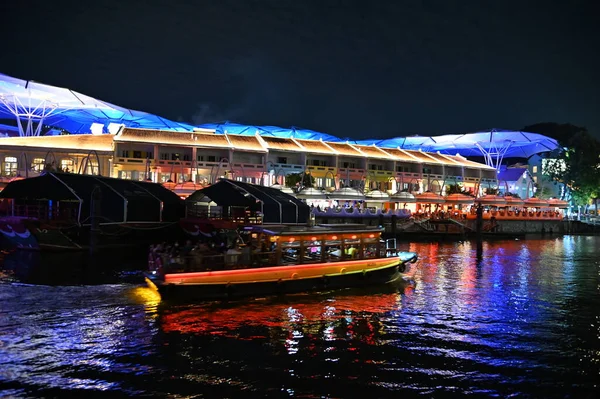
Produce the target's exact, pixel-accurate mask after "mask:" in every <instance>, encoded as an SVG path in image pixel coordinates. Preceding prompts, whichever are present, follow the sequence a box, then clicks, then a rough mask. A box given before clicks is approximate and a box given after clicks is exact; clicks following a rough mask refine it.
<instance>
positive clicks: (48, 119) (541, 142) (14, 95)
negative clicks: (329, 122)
mask: <svg viewBox="0 0 600 399" xmlns="http://www.w3.org/2000/svg"><path fill="white" fill-rule="evenodd" d="M2 118H11V119H12V118H16V120H17V125H18V126H17V129H16V130H17V131H18V133H19V134H20V135H21V136H36V135H39V134H40V132H41V129H42V126H52V127H55V128H59V129H64V130H66V131H68V132H70V133H94V134H102V133H116V131H117V130H118V128H119V127H120V126H126V127H134V128H143V129H158V130H171V131H181V132H189V131H193V130H194V128H195V127H194V126H192V125H188V124H186V123H181V122H174V121H171V120H168V119H165V118H162V117H160V116H157V115H153V114H149V113H146V112H142V111H135V110H130V109H127V108H123V107H119V106H117V105H113V104H110V103H107V102H104V101H101V100H97V99H95V98H92V97H89V96H86V95H84V94H81V93H78V92H75V91H73V90H70V89H67V88H61V87H54V86H50V85H46V84H42V83H37V82H34V81H28V80H21V79H17V78H13V77H10V76H7V75H3V74H0V119H2ZM198 127H200V128H204V129H211V130H215V132H216V133H217V134H226V133H228V134H240V135H248V136H254V135H256V134H259V135H261V136H272V137H280V138H296V139H306V140H323V141H329V142H342V141H348V140H346V139H340V138H338V137H335V136H332V135H329V134H326V133H321V132H316V131H314V130H308V129H300V128H296V127H291V128H283V127H278V126H255V125H242V124H237V123H231V122H224V123H209V124H203V125H200V126H198ZM9 133H11V132H10V131H9ZM352 143H355V144H362V145H372V144H374V145H376V146H378V147H382V148H386V147H387V148H401V149H407V150H422V151H427V152H440V153H443V154H450V155H455V154H460V155H462V156H465V157H473V156H475V157H484V158H485V161H486V163H487V164H488V165H490V166H494V167H496V168H497V169H498V168H499V165H500V163H501V162H502V159H503V158H529V157H530V156H532V155H534V154H537V153H541V152H548V151H553V150H555V149H557V148H558V143H557V142H556V140H554V139H551V138H549V137H546V136H543V135H541V134H536V133H528V132H521V131H512V130H502V129H491V130H489V131H481V132H476V133H467V134H448V135H443V136H410V137H397V138H392V139H384V140H380V139H369V140H358V141H352Z"/></svg>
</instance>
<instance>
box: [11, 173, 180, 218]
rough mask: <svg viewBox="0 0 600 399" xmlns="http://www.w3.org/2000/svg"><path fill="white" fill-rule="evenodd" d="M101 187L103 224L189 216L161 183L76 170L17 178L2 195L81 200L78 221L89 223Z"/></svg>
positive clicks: (13, 197) (25, 198) (23, 198)
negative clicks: (109, 176)
mask: <svg viewBox="0 0 600 399" xmlns="http://www.w3.org/2000/svg"><path fill="white" fill-rule="evenodd" d="M96 187H98V188H100V190H101V196H102V202H101V205H100V214H101V217H102V220H101V223H126V222H168V221H173V222H175V221H178V220H179V219H180V218H182V217H184V215H185V203H184V202H183V200H182V199H181V198H179V196H177V194H175V193H173V192H172V191H170V190H167V189H166V188H164V187H162V186H161V185H160V184H156V183H151V182H142V181H133V180H124V179H113V178H108V177H102V176H93V175H80V174H75V173H45V174H43V175H41V176H38V177H31V178H28V179H22V180H15V181H12V182H10V183H8V184H7V185H6V187H5V188H4V190H2V192H0V198H9V199H15V200H21V201H32V202H33V201H61V202H78V203H79V206H80V211H79V217H78V222H79V223H81V224H89V216H90V212H91V206H90V205H91V202H92V192H93V191H94V189H95V188H96Z"/></svg>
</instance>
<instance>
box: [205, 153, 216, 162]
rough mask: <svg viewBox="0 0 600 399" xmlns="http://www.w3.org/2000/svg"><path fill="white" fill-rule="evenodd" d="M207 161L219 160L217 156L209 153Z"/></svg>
mask: <svg viewBox="0 0 600 399" xmlns="http://www.w3.org/2000/svg"><path fill="white" fill-rule="evenodd" d="M207 161H208V162H217V157H215V156H214V155H209V156H208V159H207Z"/></svg>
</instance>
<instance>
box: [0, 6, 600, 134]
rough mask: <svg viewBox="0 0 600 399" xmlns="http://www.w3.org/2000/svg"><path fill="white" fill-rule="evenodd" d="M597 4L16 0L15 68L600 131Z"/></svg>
mask: <svg viewBox="0 0 600 399" xmlns="http://www.w3.org/2000/svg"><path fill="white" fill-rule="evenodd" d="M596 3H600V2H598V1H597V0H596V1H594V0H590V1H583V0H579V1H578V0H569V1H567V0H564V1H554V0H548V1H527V0H520V1H513V0H503V1H497V0H494V1H492V0H461V1H452V0H446V1H444V0H441V1H417V0H395V1H394V0H389V1H376V0H371V1H352V0H347V1H342V0H339V1H334V0H318V1H310V0H212V1H206V0H185V1H184V0H179V1H178V0H140V1H137V0H121V1H108V0H93V1H89V2H88V1H75V0H73V1H61V0H55V1H26V0H18V1H5V2H3V4H2V5H0V15H2V22H1V23H0V32H1V33H2V38H3V40H2V50H1V51H2V53H1V54H2V55H1V58H0V72H2V73H5V74H8V75H12V76H15V77H19V78H22V79H32V80H37V81H40V82H44V83H48V84H52V85H57V86H65V87H69V88H71V89H73V90H77V91H79V92H82V93H85V94H88V95H90V96H92V97H96V98H99V99H102V100H105V101H109V102H112V103H115V104H117V105H121V106H124V107H128V108H133V109H139V110H142V111H147V112H151V113H156V114H158V115H162V116H165V117H168V118H171V119H175V120H181V121H186V122H190V123H196V124H199V123H203V122H214V121H223V120H230V121H237V122H240V123H248V124H270V125H279V126H292V125H293V126H299V127H303V128H309V129H314V130H318V131H323V132H327V133H330V134H333V135H336V136H339V137H351V138H374V137H381V138H385V137H395V136H403V135H412V134H421V135H430V134H444V133H456V132H470V131H476V130H480V129H486V128H493V127H496V128H507V129H519V128H521V127H523V126H525V125H529V124H534V123H537V122H560V123H566V122H570V123H573V124H576V125H581V126H586V127H588V129H589V130H591V131H592V132H594V134H595V135H597V136H598V137H600V99H599V98H600V94H599V93H600V91H599V89H600V55H599V52H600V40H599V38H600V35H599V34H598V29H599V26H600V21H599V17H598V15H599V11H600V4H596Z"/></svg>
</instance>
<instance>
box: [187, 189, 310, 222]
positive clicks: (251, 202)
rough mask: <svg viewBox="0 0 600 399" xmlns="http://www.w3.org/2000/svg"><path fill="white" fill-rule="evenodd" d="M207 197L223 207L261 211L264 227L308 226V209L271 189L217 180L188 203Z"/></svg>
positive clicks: (304, 205)
mask: <svg viewBox="0 0 600 399" xmlns="http://www.w3.org/2000/svg"><path fill="white" fill-rule="evenodd" d="M205 195H206V196H208V197H209V198H210V199H212V200H213V201H214V202H216V203H217V205H219V206H222V207H244V208H250V209H252V210H254V211H261V212H262V214H263V223H307V222H308V218H309V213H310V207H309V206H308V205H307V204H306V203H304V202H302V201H300V200H299V199H297V198H296V197H294V196H293V195H289V194H286V193H284V192H283V191H282V190H278V189H276V188H272V187H265V186H259V185H256V184H250V183H243V182H240V181H236V180H229V179H220V180H219V181H218V182H217V183H215V184H212V185H210V186H208V187H205V188H203V189H201V190H198V191H196V192H194V193H192V194H191V195H190V196H189V197H188V198H187V200H188V201H197V200H199V199H201V198H203V197H204V196H205Z"/></svg>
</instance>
